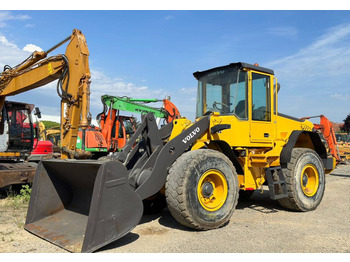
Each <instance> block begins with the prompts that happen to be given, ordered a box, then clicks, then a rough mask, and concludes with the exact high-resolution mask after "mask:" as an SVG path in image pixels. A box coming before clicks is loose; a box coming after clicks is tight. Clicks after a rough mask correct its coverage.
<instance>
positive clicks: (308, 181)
mask: <svg viewBox="0 0 350 262" xmlns="http://www.w3.org/2000/svg"><path fill="white" fill-rule="evenodd" d="M300 184H301V189H302V190H303V192H304V194H305V195H306V196H309V197H312V196H313V195H315V194H316V192H317V189H318V185H319V178H318V172H317V169H316V167H315V166H314V165H312V164H308V165H306V166H305V167H304V168H303V170H302V172H301V177H300Z"/></svg>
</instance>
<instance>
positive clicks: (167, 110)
mask: <svg viewBox="0 0 350 262" xmlns="http://www.w3.org/2000/svg"><path fill="white" fill-rule="evenodd" d="M101 101H102V104H103V112H102V113H100V114H98V115H97V117H96V119H97V121H99V124H100V127H101V132H102V135H103V136H104V138H105V140H106V142H107V148H108V151H109V152H116V151H118V150H120V149H122V148H123V147H124V146H125V144H126V143H127V141H128V139H129V137H130V136H131V135H133V133H134V132H135V130H136V128H137V125H136V121H135V119H134V118H133V117H128V116H122V115H120V111H126V112H132V113H141V117H142V116H144V115H145V114H148V113H153V114H154V116H155V117H156V118H157V120H158V123H157V124H159V121H160V120H161V119H164V122H165V123H166V124H168V123H170V122H172V121H173V120H175V119H178V118H180V117H181V115H180V112H179V110H178V109H177V107H176V106H175V105H174V104H173V103H172V102H171V101H170V97H167V98H166V99H142V98H141V99H138V98H130V97H119V96H110V95H103V96H102V97H101ZM155 102H163V105H162V107H161V108H156V107H151V106H149V105H147V104H148V103H155ZM107 109H108V112H107Z"/></svg>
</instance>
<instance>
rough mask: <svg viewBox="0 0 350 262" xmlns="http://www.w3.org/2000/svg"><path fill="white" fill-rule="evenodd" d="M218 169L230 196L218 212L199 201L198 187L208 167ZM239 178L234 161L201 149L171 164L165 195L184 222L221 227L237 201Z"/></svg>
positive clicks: (206, 227) (204, 227)
mask: <svg viewBox="0 0 350 262" xmlns="http://www.w3.org/2000/svg"><path fill="white" fill-rule="evenodd" d="M211 169H214V170H218V171H220V172H221V174H223V176H224V177H225V180H226V182H227V189H228V191H227V197H226V201H225V202H224V204H223V205H222V206H221V207H220V208H219V209H218V210H215V211H208V210H206V209H205V208H203V206H202V205H201V204H200V202H199V200H198V196H197V186H198V183H199V181H200V178H201V176H202V175H203V174H204V173H205V172H206V171H208V170H211ZM238 189H239V188H238V178H237V173H236V170H235V168H234V166H233V164H232V162H231V161H230V160H229V159H228V158H227V157H226V156H225V155H224V154H222V153H220V152H218V151H214V150H211V149H199V150H195V151H189V152H186V153H184V154H182V155H181V156H180V157H179V158H178V159H177V160H176V161H175V162H174V164H173V165H172V167H171V168H170V170H169V174H168V176H167V181H166V184H165V197H166V201H167V205H168V208H169V210H170V213H171V214H172V216H173V217H174V218H175V219H176V220H177V221H178V222H179V223H181V224H182V225H184V226H186V227H189V228H193V229H197V230H209V229H215V228H219V227H222V226H224V225H226V224H227V223H228V221H229V220H230V218H231V216H232V214H233V212H234V210H235V208H236V205H237V200H238Z"/></svg>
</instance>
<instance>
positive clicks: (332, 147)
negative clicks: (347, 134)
mask: <svg viewBox="0 0 350 262" xmlns="http://www.w3.org/2000/svg"><path fill="white" fill-rule="evenodd" d="M316 117H319V118H320V123H319V124H314V129H315V130H317V131H319V132H321V133H322V135H323V138H324V139H325V140H326V143H327V147H328V149H329V152H330V154H331V155H332V156H333V157H334V158H335V159H336V162H337V163H340V162H341V161H342V159H341V156H340V153H339V149H338V143H337V139H336V137H335V133H334V129H333V125H332V122H331V121H329V119H328V118H327V117H325V116H324V115H319V116H309V117H303V118H302V119H310V118H316Z"/></svg>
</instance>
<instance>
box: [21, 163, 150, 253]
mask: <svg viewBox="0 0 350 262" xmlns="http://www.w3.org/2000/svg"><path fill="white" fill-rule="evenodd" d="M142 213H143V204H142V200H141V198H140V197H139V195H138V194H137V193H135V191H134V190H133V188H132V187H131V186H130V185H129V182H128V178H127V171H126V168H125V167H124V166H123V165H122V164H121V163H120V162H119V161H105V162H101V161H94V160H83V161H82V160H80V161H79V160H54V159H52V160H43V161H41V162H40V163H39V165H38V167H37V170H36V173H35V176H34V182H33V188H32V193H31V198H30V202H29V207H28V212H27V218H26V223H25V227H24V228H25V229H26V230H27V231H29V232H31V233H33V234H35V235H37V236H39V237H41V238H43V239H45V240H47V241H49V242H51V243H53V244H55V245H57V246H60V247H62V248H64V249H66V250H68V251H70V252H93V251H95V250H97V249H98V248H100V247H103V246H105V245H107V244H109V243H111V242H113V241H115V240H117V239H119V238H121V237H122V236H124V235H126V234H127V233H128V232H130V231H131V230H132V229H133V228H134V227H135V226H136V225H137V224H138V223H139V222H140V219H141V217H142Z"/></svg>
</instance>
